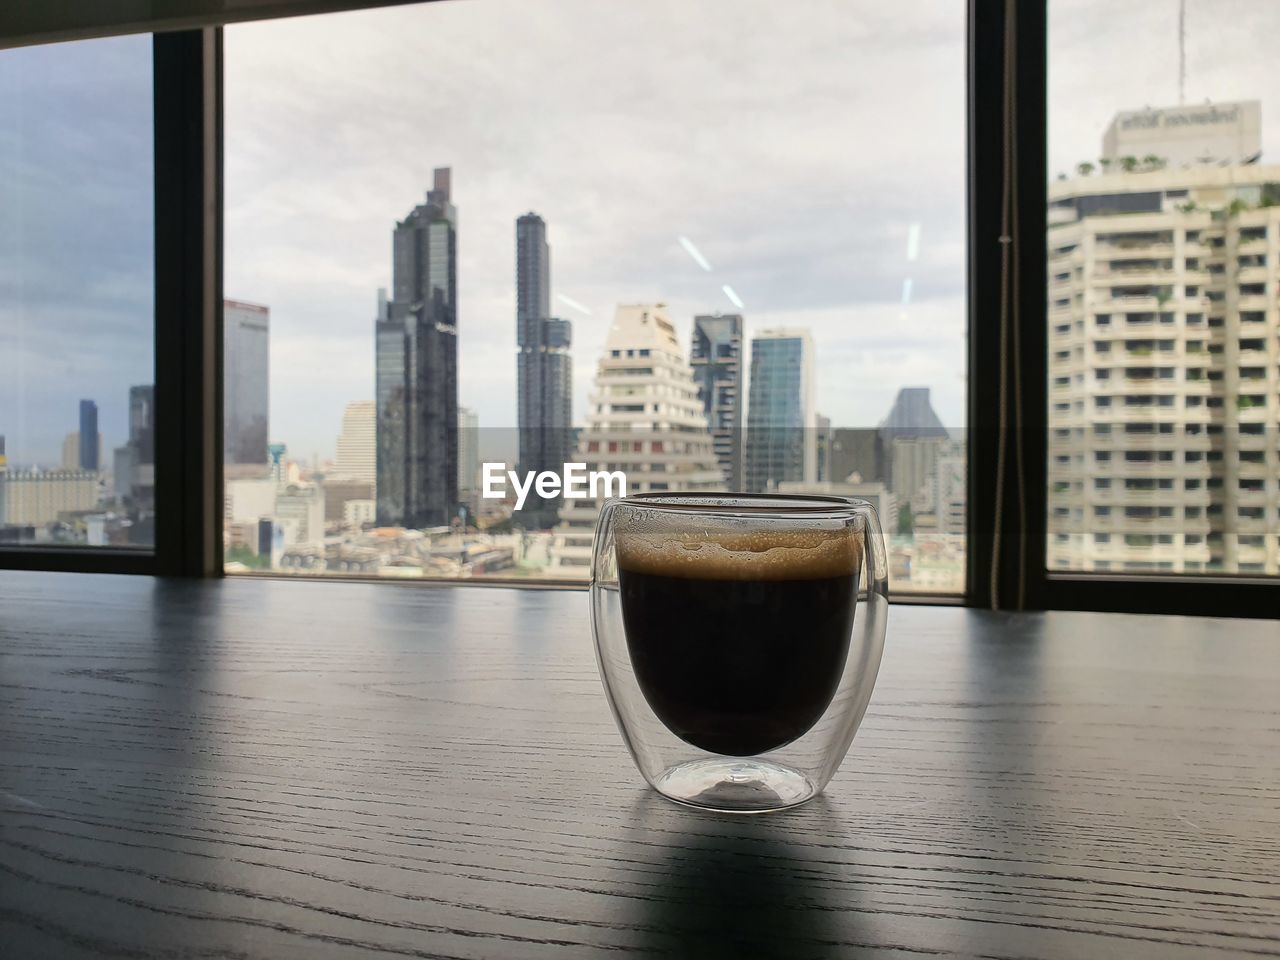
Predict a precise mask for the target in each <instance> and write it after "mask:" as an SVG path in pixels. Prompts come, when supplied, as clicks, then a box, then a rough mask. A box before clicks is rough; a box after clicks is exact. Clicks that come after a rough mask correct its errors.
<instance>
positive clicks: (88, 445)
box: [80, 400, 99, 470]
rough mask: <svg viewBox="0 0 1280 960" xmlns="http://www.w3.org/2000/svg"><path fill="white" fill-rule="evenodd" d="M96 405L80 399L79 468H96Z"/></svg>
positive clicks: (90, 401)
mask: <svg viewBox="0 0 1280 960" xmlns="http://www.w3.org/2000/svg"><path fill="white" fill-rule="evenodd" d="M98 466H99V465H98V405H97V404H96V403H94V402H93V401H92V400H81V401H80V469H81V470H97V469H98Z"/></svg>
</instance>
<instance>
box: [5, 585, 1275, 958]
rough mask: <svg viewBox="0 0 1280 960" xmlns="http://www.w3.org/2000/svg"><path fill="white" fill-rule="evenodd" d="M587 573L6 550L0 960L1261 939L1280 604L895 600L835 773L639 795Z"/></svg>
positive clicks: (1127, 947)
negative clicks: (753, 795)
mask: <svg viewBox="0 0 1280 960" xmlns="http://www.w3.org/2000/svg"><path fill="white" fill-rule="evenodd" d="M586 603H587V601H586V596H585V594H583V593H575V592H553V591H537V590H487V589H486V590H478V589H468V588H466V587H437V588H430V587H409V586H390V585H378V584H360V583H316V582H301V581H299V582H280V581H259V580H245V581H235V580H228V581H225V582H217V581H206V582H184V583H172V582H160V581H155V580H150V579H145V578H130V577H110V576H84V575H74V574H29V573H4V574H0V954H3V955H4V956H5V957H10V958H26V957H82V956H114V957H136V958H151V957H246V958H247V957H253V958H280V957H308V958H312V957H319V958H324V957H366V956H368V957H373V956H379V957H445V958H454V957H457V958H464V957H465V958H476V957H500V958H505V957H513V958H526V957H527V958H576V957H597V956H614V957H624V956H632V957H643V956H672V957H684V956H689V957H707V958H716V957H748V956H778V957H790V958H798V957H827V956H833V957H834V956H840V957H847V956H855V955H875V956H886V957H920V956H930V955H935V954H944V955H959V956H970V957H993V958H995V957H999V958H1039V957H1046V958H1048V957H1072V958H1075V957H1087V958H1103V957H1159V958H1174V960H1177V958H1184V957H1203V956H1241V957H1250V956H1280V879H1278V877H1280V626H1277V624H1275V623H1273V622H1264V621H1254V622H1246V621H1214V620H1192V619H1181V618H1173V617H1126V616H1116V615H1103V614H1049V615H1043V616H1040V615H1009V614H1005V615H993V614H988V613H981V612H974V611H965V610H960V609H954V608H927V607H895V608H894V609H893V611H892V614H891V617H890V626H889V639H888V643H887V645H886V653H885V660H884V665H883V669H882V670H881V674H880V683H879V685H878V686H877V689H876V693H875V697H874V698H873V700H872V703H871V707H870V710H869V711H868V714H867V719H866V721H865V723H864V725H863V728H862V731H861V732H860V733H859V735H858V738H857V739H856V740H855V741H854V745H853V749H852V751H851V752H850V754H849V756H848V758H847V759H846V760H845V763H844V766H843V767H842V768H841V771H840V773H839V774H838V775H837V777H836V779H835V780H834V781H833V782H832V784H831V785H830V787H829V788H828V790H827V793H826V794H825V795H824V796H823V797H820V798H819V799H818V800H816V801H814V802H813V803H811V804H809V805H807V806H805V807H801V808H799V809H797V810H794V811H790V812H787V813H783V814H776V815H770V816H765V817H756V818H738V817H724V816H715V815H711V814H705V813H700V812H695V811H692V810H687V809H684V808H681V807H678V806H676V805H674V804H671V803H669V802H667V801H664V800H662V799H661V798H659V797H657V796H655V795H654V794H652V793H650V792H649V791H648V790H647V789H646V788H645V787H644V786H643V784H642V783H641V781H640V780H639V777H638V774H637V773H636V772H635V770H634V768H633V767H632V765H631V761H630V759H629V758H628V756H627V755H626V753H625V751H624V749H623V746H622V743H621V741H620V739H619V738H618V735H617V733H616V731H615V729H614V726H613V721H612V718H611V717H610V716H609V712H608V708H607V706H606V704H605V701H604V697H603V695H602V692H601V689H600V684H599V681H598V679H597V677H596V668H595V662H594V658H593V653H592V650H591V643H590V637H589V630H588V625H587V616H586Z"/></svg>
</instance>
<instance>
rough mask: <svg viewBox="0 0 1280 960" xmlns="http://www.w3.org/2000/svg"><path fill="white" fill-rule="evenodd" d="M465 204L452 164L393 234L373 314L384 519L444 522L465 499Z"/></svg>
mask: <svg viewBox="0 0 1280 960" xmlns="http://www.w3.org/2000/svg"><path fill="white" fill-rule="evenodd" d="M457 247H458V214H457V210H456V209H455V208H454V206H453V203H452V202H451V201H450V171H449V168H448V167H442V168H437V169H436V171H435V175H434V181H433V184H432V189H431V190H430V191H429V192H428V193H427V199H426V202H425V203H422V204H419V205H418V206H417V207H414V208H413V210H412V211H411V212H410V213H409V215H408V216H407V217H405V218H404V220H402V221H400V222H399V223H397V224H396V228H395V231H394V233H393V235H392V256H393V260H392V299H391V301H390V302H389V303H387V304H386V305H385V306H383V305H382V304H381V303H380V304H379V309H378V319H377V322H376V334H375V337H376V351H377V359H376V363H377V376H376V384H375V390H376V393H377V403H378V427H377V432H378V451H377V459H378V484H377V487H378V522H379V523H381V524H387V525H391V526H404V527H431V526H440V525H443V524H447V523H448V522H449V521H450V519H451V518H452V517H453V515H454V511H455V509H456V508H457V506H458V326H457V324H458V292H457V291H458V255H457Z"/></svg>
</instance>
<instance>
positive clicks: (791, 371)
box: [745, 330, 818, 493]
mask: <svg viewBox="0 0 1280 960" xmlns="http://www.w3.org/2000/svg"><path fill="white" fill-rule="evenodd" d="M814 389H815V385H814V378H813V340H812V338H810V336H809V331H807V330H762V331H761V332H760V333H758V334H757V335H756V336H755V337H754V338H753V339H752V341H751V392H750V403H749V404H748V405H747V443H746V455H745V460H746V488H747V490H748V491H750V492H752V493H758V492H761V491H765V490H769V489H770V488H772V487H774V486H776V485H777V484H779V483H782V482H784V481H789V480H801V481H804V482H805V483H813V482H815V480H816V478H817V472H818V455H817V411H816V410H815V409H814Z"/></svg>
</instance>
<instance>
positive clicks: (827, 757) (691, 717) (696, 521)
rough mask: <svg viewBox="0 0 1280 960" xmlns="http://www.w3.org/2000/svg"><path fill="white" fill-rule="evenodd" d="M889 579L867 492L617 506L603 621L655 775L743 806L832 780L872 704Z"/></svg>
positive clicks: (600, 635)
mask: <svg viewBox="0 0 1280 960" xmlns="http://www.w3.org/2000/svg"><path fill="white" fill-rule="evenodd" d="M887 577H888V558H887V556H886V553H885V547H884V536H883V534H882V532H881V530H880V521H879V518H878V517H877V516H876V512H875V509H874V508H873V507H872V506H871V504H869V503H867V502H866V501H865V500H855V499H851V498H847V497H809V496H765V495H746V494H733V495H727V496H726V495H722V494H641V495H639V496H634V497H628V498H626V499H622V500H610V501H608V502H607V503H606V504H605V505H604V508H603V510H602V511H601V513H600V519H599V522H598V524H597V526H596V537H595V547H594V551H593V556H592V562H591V625H592V631H593V634H594V637H595V647H596V656H597V658H598V660H599V664H600V675H601V678H602V679H603V681H604V688H605V692H606V694H607V695H608V698H609V705H610V706H611V707H612V708H613V715H614V717H615V718H616V719H617V721H618V727H619V729H620V730H621V731H622V739H623V740H624V741H625V742H626V745H627V748H628V749H629V750H630V751H631V756H632V757H633V758H634V759H635V762H636V766H637V767H639V768H640V772H641V774H643V775H644V778H645V780H647V781H648V782H649V784H650V785H651V786H652V787H653V788H654V789H655V790H657V791H658V792H659V793H661V794H663V795H664V796H666V797H669V798H671V799H672V800H677V801H679V802H681V803H687V804H691V805H693V806H697V807H704V808H708V809H712V810H723V811H730V812H741V813H758V812H763V811H767V810H779V809H782V808H784V807H791V806H794V805H796V804H798V803H803V802H804V801H806V800H809V799H810V798H812V797H814V796H816V795H817V794H818V793H819V792H821V790H822V789H823V787H825V786H826V785H827V781H828V780H830V779H831V776H832V774H834V773H835V771H836V769H837V768H838V767H839V766H840V762H841V761H842V760H843V759H844V755H845V753H846V752H847V751H848V749H849V744H850V742H851V741H852V740H853V735H854V733H855V732H856V731H857V729H858V724H859V723H860V722H861V720H862V715H863V713H864V712H865V711H866V709H867V702H868V701H869V700H870V699H871V689H872V687H873V686H874V685H875V679H876V672H877V671H878V669H879V667H880V654H881V651H882V649H883V647H884V633H885V624H886V621H887V618H888V595H887V593H888V591H887V586H888V583H887Z"/></svg>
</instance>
